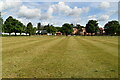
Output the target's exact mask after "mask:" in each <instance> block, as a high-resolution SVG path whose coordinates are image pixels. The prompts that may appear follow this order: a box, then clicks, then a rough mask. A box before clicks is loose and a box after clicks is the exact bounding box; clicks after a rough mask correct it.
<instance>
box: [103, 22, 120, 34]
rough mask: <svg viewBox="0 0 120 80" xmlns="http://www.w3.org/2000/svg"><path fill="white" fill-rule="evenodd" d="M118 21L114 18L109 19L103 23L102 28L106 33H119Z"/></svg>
mask: <svg viewBox="0 0 120 80" xmlns="http://www.w3.org/2000/svg"><path fill="white" fill-rule="evenodd" d="M119 26H120V24H119V22H118V21H116V20H113V21H109V22H108V23H106V24H105V26H104V30H105V33H106V34H107V35H114V34H115V33H117V34H119Z"/></svg>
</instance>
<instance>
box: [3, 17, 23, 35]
mask: <svg viewBox="0 0 120 80" xmlns="http://www.w3.org/2000/svg"><path fill="white" fill-rule="evenodd" d="M3 32H6V33H9V35H10V34H11V33H12V32H14V33H15V35H16V33H20V34H21V33H22V32H25V26H24V25H23V23H21V22H20V21H19V20H17V19H14V18H13V17H12V16H9V17H8V18H7V19H6V21H5V23H4V26H3Z"/></svg>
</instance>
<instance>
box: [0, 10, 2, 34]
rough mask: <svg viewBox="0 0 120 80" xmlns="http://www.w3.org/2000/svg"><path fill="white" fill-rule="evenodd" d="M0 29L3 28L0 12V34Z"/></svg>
mask: <svg viewBox="0 0 120 80" xmlns="http://www.w3.org/2000/svg"><path fill="white" fill-rule="evenodd" d="M2 28H3V19H2V17H1V12H0V33H2Z"/></svg>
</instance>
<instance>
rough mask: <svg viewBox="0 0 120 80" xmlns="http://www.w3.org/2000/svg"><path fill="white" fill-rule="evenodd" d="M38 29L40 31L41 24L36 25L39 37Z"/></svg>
mask: <svg viewBox="0 0 120 80" xmlns="http://www.w3.org/2000/svg"><path fill="white" fill-rule="evenodd" d="M40 29H41V23H38V24H37V30H38V34H39V35H40Z"/></svg>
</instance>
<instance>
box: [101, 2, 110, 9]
mask: <svg viewBox="0 0 120 80" xmlns="http://www.w3.org/2000/svg"><path fill="white" fill-rule="evenodd" d="M99 7H100V8H102V9H105V8H109V7H110V3H109V2H101V4H100V6H99Z"/></svg>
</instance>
